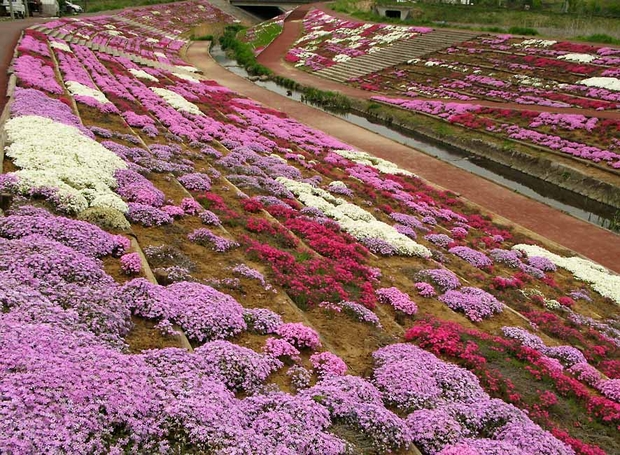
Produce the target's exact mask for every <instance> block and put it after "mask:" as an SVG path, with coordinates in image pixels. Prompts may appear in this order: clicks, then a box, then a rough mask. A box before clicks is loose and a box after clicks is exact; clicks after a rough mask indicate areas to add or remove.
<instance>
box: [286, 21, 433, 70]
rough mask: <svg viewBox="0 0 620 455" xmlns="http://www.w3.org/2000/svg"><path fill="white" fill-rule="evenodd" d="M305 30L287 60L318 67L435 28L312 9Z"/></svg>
mask: <svg viewBox="0 0 620 455" xmlns="http://www.w3.org/2000/svg"><path fill="white" fill-rule="evenodd" d="M303 26H304V33H305V35H304V36H302V37H301V38H299V39H298V40H297V42H296V43H295V44H294V46H295V47H293V48H292V49H290V50H289V52H288V53H287V54H286V57H285V60H286V61H287V62H291V63H294V64H295V66H296V67H301V68H304V69H309V70H311V71H318V70H321V69H323V68H328V67H330V66H332V65H335V64H337V63H339V62H344V61H347V60H349V59H351V58H355V57H359V56H362V55H366V54H367V53H369V52H370V51H371V49H379V48H381V47H385V46H389V45H391V44H393V43H395V42H397V41H401V40H407V39H411V38H414V37H415V36H417V35H419V34H424V33H429V32H431V31H432V29H431V28H428V27H404V26H398V25H386V24H367V23H362V22H356V21H348V20H342V19H338V18H336V17H333V16H330V15H329V14H327V13H324V12H323V11H321V10H318V9H315V10H311V11H310V12H309V13H308V14H307V15H306V16H305V17H304V21H303Z"/></svg>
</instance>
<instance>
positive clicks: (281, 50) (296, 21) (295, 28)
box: [257, 3, 620, 120]
mask: <svg viewBox="0 0 620 455" xmlns="http://www.w3.org/2000/svg"><path fill="white" fill-rule="evenodd" d="M311 8H318V9H320V10H322V11H324V12H326V13H328V14H331V15H332V16H336V17H338V18H341V19H344V20H355V21H359V22H364V21H362V20H359V19H356V18H351V17H348V16H346V15H345V14H342V13H336V12H334V11H332V10H330V9H329V8H328V7H327V6H326V4H325V3H311V4H306V5H302V6H299V7H297V9H296V10H295V13H296V14H294V15H293V14H291V15H290V16H289V17H287V18H286V20H285V21H284V27H283V30H282V33H281V34H280V35H278V37H276V39H275V40H273V42H272V43H271V44H270V45H269V46H268V47H267V48H266V49H265V50H264V51H263V52H261V54H260V55H259V56H258V59H257V60H258V63H260V64H261V65H264V66H266V67H268V68H269V69H271V70H272V71H273V72H274V73H276V74H278V75H280V76H284V77H287V78H289V79H292V80H294V81H296V82H297V83H299V84H301V85H306V86H311V87H316V88H319V89H321V90H330V91H333V92H340V93H342V94H344V95H346V96H350V97H355V98H360V99H370V97H372V96H378V95H382V96H384V95H385V94H384V93H381V92H369V91H366V90H361V89H357V88H355V87H351V86H348V85H344V84H341V83H338V82H335V81H332V80H329V79H324V78H322V77H319V76H316V75H314V74H312V73H308V72H305V71H302V70H299V69H296V68H295V67H294V66H292V65H289V64H287V63H286V62H285V61H284V56H285V55H286V53H287V51H288V50H289V49H290V48H291V47H292V46H293V43H294V42H295V41H296V40H297V39H298V38H299V37H300V36H301V34H302V25H303V24H302V19H301V18H302V17H304V16H305V15H306V13H307V12H308V11H309V10H310V9H311ZM438 30H439V31H441V30H442V29H438ZM385 96H390V97H393V98H407V97H405V95H404V94H403V95H402V96H398V95H394V94H389V95H385ZM407 99H409V98H407ZM411 99H415V100H421V101H441V100H438V99H437V98H423V97H415V98H411ZM444 101H446V100H444ZM449 101H450V102H451V103H458V104H478V105H481V106H486V107H490V108H496V109H514V110H518V111H534V112H558V113H564V114H581V115H586V116H595V117H599V118H608V119H616V120H620V111H596V110H593V109H579V108H570V107H569V108H557V107H556V108H550V107H546V106H538V105H533V104H527V105H525V104H517V103H501V102H495V101H487V100H472V101H462V100H449Z"/></svg>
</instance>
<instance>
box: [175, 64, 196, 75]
mask: <svg viewBox="0 0 620 455" xmlns="http://www.w3.org/2000/svg"><path fill="white" fill-rule="evenodd" d="M176 67H177V68H179V69H180V70H183V71H188V72H190V73H197V72H198V71H199V70H198V68H195V67H193V66H182V65H177V66H176Z"/></svg>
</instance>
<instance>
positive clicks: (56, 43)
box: [50, 41, 73, 54]
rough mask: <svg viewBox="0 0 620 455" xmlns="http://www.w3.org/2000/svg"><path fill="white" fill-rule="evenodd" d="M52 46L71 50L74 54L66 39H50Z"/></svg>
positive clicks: (66, 50)
mask: <svg viewBox="0 0 620 455" xmlns="http://www.w3.org/2000/svg"><path fill="white" fill-rule="evenodd" d="M50 46H52V47H53V48H55V49H60V50H61V51H65V52H70V53H71V54H73V51H72V50H71V48H70V47H69V45H68V44H67V43H65V42H64V41H50Z"/></svg>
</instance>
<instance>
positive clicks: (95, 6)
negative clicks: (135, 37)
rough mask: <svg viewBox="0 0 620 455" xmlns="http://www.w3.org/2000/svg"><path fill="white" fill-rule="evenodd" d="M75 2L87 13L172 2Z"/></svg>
mask: <svg viewBox="0 0 620 455" xmlns="http://www.w3.org/2000/svg"><path fill="white" fill-rule="evenodd" d="M74 3H76V4H78V5H80V6H82V8H84V12H86V13H97V12H99V11H108V10H115V9H123V8H127V7H131V6H148V5H157V4H159V3H170V0H77V1H75V2H74Z"/></svg>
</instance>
